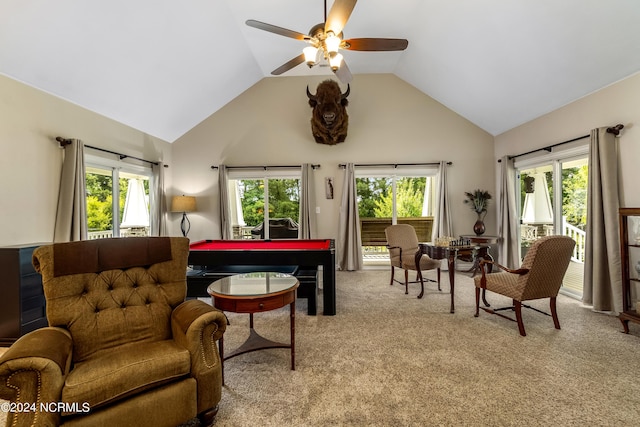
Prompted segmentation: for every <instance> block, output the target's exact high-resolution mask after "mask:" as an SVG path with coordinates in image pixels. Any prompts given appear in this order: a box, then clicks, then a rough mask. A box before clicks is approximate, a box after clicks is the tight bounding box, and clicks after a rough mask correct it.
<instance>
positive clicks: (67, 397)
mask: <svg viewBox="0 0 640 427" xmlns="http://www.w3.org/2000/svg"><path fill="white" fill-rule="evenodd" d="M190 369H191V356H190V355H189V351H188V350H187V349H186V348H184V347H181V346H179V345H177V344H176V343H175V341H173V340H165V341H155V342H134V343H129V344H124V345H121V346H119V347H116V348H114V349H110V350H106V351H103V352H101V353H100V354H96V355H94V356H93V357H91V358H90V359H87V360H85V361H83V362H81V363H78V364H76V365H75V366H74V368H73V370H72V371H71V372H70V373H69V375H68V376H67V379H66V381H65V384H64V387H63V389H62V400H63V401H64V402H88V403H89V405H90V406H91V408H96V409H97V408H98V407H100V406H102V405H105V404H108V403H110V402H111V401H114V400H118V399H121V398H122V397H124V396H127V395H131V394H134V393H137V392H140V391H143V390H145V389H149V388H152V387H157V386H158V385H160V384H162V383H165V382H169V381H171V380H174V379H176V378H179V377H182V376H187V375H189V372H190ZM96 384H100V387H96Z"/></svg>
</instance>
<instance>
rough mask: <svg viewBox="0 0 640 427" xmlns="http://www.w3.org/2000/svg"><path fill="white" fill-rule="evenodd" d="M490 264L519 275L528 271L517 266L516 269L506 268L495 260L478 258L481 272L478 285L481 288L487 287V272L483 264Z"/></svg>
mask: <svg viewBox="0 0 640 427" xmlns="http://www.w3.org/2000/svg"><path fill="white" fill-rule="evenodd" d="M487 264H490V265H495V266H496V267H498V268H499V269H501V270H504V271H506V272H507V273H512V274H517V275H519V276H521V275H523V274H527V273H528V272H529V269H528V268H518V269H511V268H507V267H505V266H504V265H501V264H499V263H497V262H495V261H490V260H487V259H481V260H480V264H479V266H480V271H481V272H482V277H481V278H480V287H481V288H482V289H486V288H487V272H486V270H487V269H486V268H485V265H487Z"/></svg>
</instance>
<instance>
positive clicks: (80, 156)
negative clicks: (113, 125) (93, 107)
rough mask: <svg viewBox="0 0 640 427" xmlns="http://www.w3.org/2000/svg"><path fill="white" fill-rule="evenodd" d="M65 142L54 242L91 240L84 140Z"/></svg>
mask: <svg viewBox="0 0 640 427" xmlns="http://www.w3.org/2000/svg"><path fill="white" fill-rule="evenodd" d="M69 141H70V143H69V144H67V145H65V146H64V161H63V163H62V174H61V176H60V192H59V193H58V210H57V211H56V223H55V229H54V232H53V241H54V242H56V243H57V242H71V241H78V240H87V201H86V191H85V188H86V186H85V178H84V173H85V171H84V144H83V143H82V141H80V140H78V139H71V140H69Z"/></svg>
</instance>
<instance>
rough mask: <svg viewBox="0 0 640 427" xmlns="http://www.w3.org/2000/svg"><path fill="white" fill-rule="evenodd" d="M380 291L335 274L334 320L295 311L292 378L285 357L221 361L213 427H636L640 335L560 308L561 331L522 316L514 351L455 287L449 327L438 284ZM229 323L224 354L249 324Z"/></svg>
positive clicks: (570, 304) (271, 331)
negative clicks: (222, 380)
mask: <svg viewBox="0 0 640 427" xmlns="http://www.w3.org/2000/svg"><path fill="white" fill-rule="evenodd" d="M445 277H446V276H445ZM388 280H389V276H388V271H387V270H381V271H362V272H338V273H337V287H338V294H337V296H338V298H337V299H338V309H337V312H338V314H337V315H336V316H335V317H327V316H318V317H312V316H307V315H306V311H305V307H306V305H305V303H304V301H301V302H299V303H298V305H297V306H298V312H297V322H296V331H297V334H296V339H297V348H296V350H297V351H296V361H297V363H296V370H295V371H291V370H290V369H289V353H288V351H287V350H282V349H277V350H276V349H274V350H265V351H259V352H255V353H250V354H246V355H243V356H239V357H237V358H234V359H231V360H228V361H227V363H226V386H225V388H224V393H223V399H222V402H221V403H220V412H219V413H218V416H217V420H216V426H258V425H260V426H265V425H267V426H372V425H375V426H431V425H443V426H459V425H467V426H470V425H473V426H480V425H489V424H493V425H499V426H509V425H518V426H522V425H531V426H536V425H539V426H549V425H555V426H558V425H601V426H604V425H608V426H623V425H638V423H640V375H639V374H640V357H639V354H640V353H639V351H640V328H639V327H638V325H632V334H630V335H625V334H623V333H620V331H621V329H622V328H621V324H620V322H619V320H618V319H617V318H615V317H612V316H607V315H603V314H596V313H593V312H592V311H591V310H589V309H588V308H585V307H583V306H582V305H581V303H580V302H578V301H575V300H572V299H569V298H567V297H563V296H560V297H559V300H560V301H559V309H558V311H559V316H560V322H561V326H562V327H563V329H562V330H560V331H558V330H555V329H554V328H553V322H552V320H551V318H550V317H547V316H544V315H541V314H538V313H535V312H533V311H531V310H527V311H526V312H525V313H524V321H525V327H526V328H527V337H521V336H520V335H519V334H518V331H517V325H516V324H515V323H514V322H510V321H507V320H504V319H501V318H499V317H498V316H493V315H490V314H487V313H484V312H482V313H481V314H480V317H479V318H474V317H473V312H474V301H475V297H474V290H473V289H474V287H473V284H472V281H471V279H469V278H468V277H467V276H464V275H463V274H458V275H457V285H458V287H457V292H456V308H457V310H456V313H455V314H450V313H449V302H450V295H449V293H448V289H449V287H448V283H447V284H446V285H445V284H443V290H444V289H446V291H443V292H442V293H439V292H438V291H437V290H435V286H433V285H431V286H429V291H428V292H427V294H426V295H425V297H424V298H423V299H422V300H418V299H417V298H416V295H417V293H418V290H417V285H413V288H410V294H409V295H405V294H404V291H403V288H402V287H401V286H398V285H394V286H389V283H388ZM489 300H490V301H489V302H490V303H498V304H494V305H498V306H500V305H506V304H507V303H508V301H506V300H505V299H502V298H500V297H498V296H496V295H490V296H489ZM501 303H504V304H501ZM547 304H548V302H544V303H542V302H541V303H538V304H531V305H534V306H536V307H538V308H542V309H545V310H546V305H547ZM229 317H230V320H231V323H232V324H231V326H230V327H229V329H228V330H227V333H226V334H225V344H226V346H227V348H229V349H231V348H234V346H235V345H237V344H239V343H240V342H241V341H242V340H243V339H244V338H245V337H246V336H247V335H248V331H247V327H248V321H247V316H246V315H244V316H242V315H235V314H230V315H229ZM287 327H288V323H287V311H286V310H280V311H278V312H270V313H264V314H261V315H260V316H257V317H256V320H255V328H256V330H257V331H259V332H262V333H263V334H264V335H268V336H269V337H275V338H277V339H281V340H286V339H287V337H288V335H287V333H288V331H287Z"/></svg>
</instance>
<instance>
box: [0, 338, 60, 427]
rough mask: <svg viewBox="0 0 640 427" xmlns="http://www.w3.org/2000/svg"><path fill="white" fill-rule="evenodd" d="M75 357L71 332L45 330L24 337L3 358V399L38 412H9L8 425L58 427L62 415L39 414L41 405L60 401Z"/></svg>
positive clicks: (0, 392)
mask: <svg viewBox="0 0 640 427" xmlns="http://www.w3.org/2000/svg"><path fill="white" fill-rule="evenodd" d="M72 354H73V341H72V339H71V335H70V334H69V332H67V331H66V330H64V329H62V328H54V327H46V328H41V329H37V330H35V331H32V332H30V333H28V334H26V335H24V336H22V337H21V338H20V339H19V340H17V341H16V342H15V343H13V345H12V346H11V347H10V348H9V349H8V350H7V351H6V352H5V353H4V354H3V355H2V357H1V358H0V398H2V399H5V400H9V401H12V402H19V403H22V404H28V405H31V406H32V407H33V408H34V410H37V412H34V411H24V412H10V413H8V414H7V416H8V418H9V424H7V425H57V422H58V418H59V414H58V413H57V412H40V410H39V408H40V403H49V402H59V401H60V396H61V393H62V386H63V384H64V381H65V378H66V376H67V374H68V372H69V369H70V366H71V358H72ZM36 421H37V422H36Z"/></svg>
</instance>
